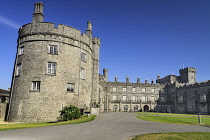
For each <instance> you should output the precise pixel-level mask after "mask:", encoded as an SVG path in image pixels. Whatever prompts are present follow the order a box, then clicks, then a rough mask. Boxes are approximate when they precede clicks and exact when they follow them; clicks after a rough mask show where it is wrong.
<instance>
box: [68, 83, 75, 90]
mask: <svg viewBox="0 0 210 140" xmlns="http://www.w3.org/2000/svg"><path fill="white" fill-rule="evenodd" d="M74 89H75V84H73V83H68V84H67V91H69V92H74Z"/></svg>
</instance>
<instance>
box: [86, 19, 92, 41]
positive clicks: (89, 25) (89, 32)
mask: <svg viewBox="0 0 210 140" xmlns="http://www.w3.org/2000/svg"><path fill="white" fill-rule="evenodd" d="M86 34H87V35H88V36H89V37H90V38H92V23H91V22H90V21H88V22H87V30H86Z"/></svg>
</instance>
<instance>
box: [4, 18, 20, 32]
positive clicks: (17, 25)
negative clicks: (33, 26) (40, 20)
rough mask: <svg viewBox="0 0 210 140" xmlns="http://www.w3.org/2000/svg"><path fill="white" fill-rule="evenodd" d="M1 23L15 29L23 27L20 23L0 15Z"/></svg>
mask: <svg viewBox="0 0 210 140" xmlns="http://www.w3.org/2000/svg"><path fill="white" fill-rule="evenodd" d="M0 23H1V24H4V25H7V26H9V27H12V28H14V29H19V27H21V26H20V25H19V24H18V23H16V22H14V21H12V20H10V19H8V18H6V17H4V16H2V15H0Z"/></svg>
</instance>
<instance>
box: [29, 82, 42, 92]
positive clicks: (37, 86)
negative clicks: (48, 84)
mask: <svg viewBox="0 0 210 140" xmlns="http://www.w3.org/2000/svg"><path fill="white" fill-rule="evenodd" d="M40 83H41V82H40V81H32V85H31V90H36V91H40Z"/></svg>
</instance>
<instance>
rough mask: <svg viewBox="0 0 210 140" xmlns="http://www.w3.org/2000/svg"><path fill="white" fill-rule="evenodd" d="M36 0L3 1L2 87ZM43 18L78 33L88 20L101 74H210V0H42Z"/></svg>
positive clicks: (199, 77) (200, 78)
mask: <svg viewBox="0 0 210 140" xmlns="http://www.w3.org/2000/svg"><path fill="white" fill-rule="evenodd" d="M35 2H40V1H35V0H1V8H0V36H1V50H2V51H1V55H0V57H1V58H0V64H1V69H0V88H3V89H7V88H8V87H10V84H11V79H12V71H13V66H14V60H15V54H16V47H17V36H18V34H17V32H18V28H19V27H21V26H22V25H24V24H27V23H30V22H31V20H32V13H33V10H34V3H35ZM42 2H43V3H44V5H45V6H44V15H45V18H44V21H45V22H54V23H56V24H64V25H69V26H71V27H75V28H77V29H79V30H81V31H82V32H85V30H86V23H87V21H88V20H90V21H91V22H92V25H93V35H94V36H97V37H99V38H101V52H100V54H101V56H100V73H102V69H103V68H108V69H109V80H110V81H113V80H114V77H115V76H118V78H119V81H125V77H126V76H130V81H131V82H136V78H137V77H140V78H141V82H144V80H145V79H148V80H149V81H151V79H156V77H157V74H160V75H161V77H164V76H167V75H169V74H175V75H179V69H180V68H182V67H183V64H184V67H195V68H197V81H204V80H209V79H210V63H209V62H210V55H209V52H210V39H209V37H210V1H209V0H71V1H70V0H42Z"/></svg>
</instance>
